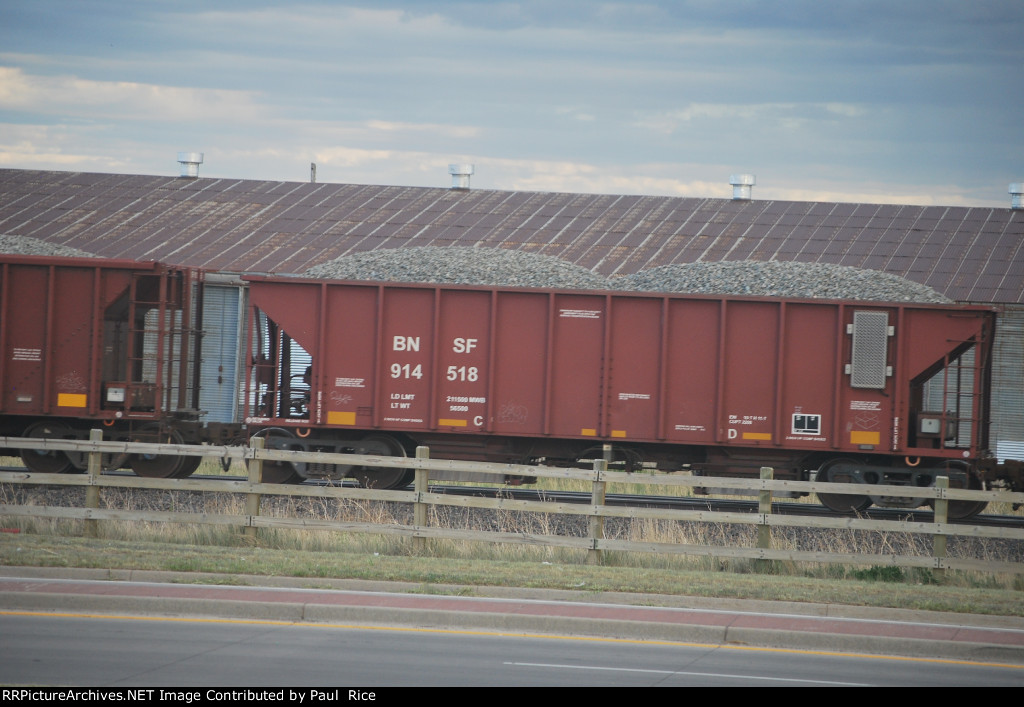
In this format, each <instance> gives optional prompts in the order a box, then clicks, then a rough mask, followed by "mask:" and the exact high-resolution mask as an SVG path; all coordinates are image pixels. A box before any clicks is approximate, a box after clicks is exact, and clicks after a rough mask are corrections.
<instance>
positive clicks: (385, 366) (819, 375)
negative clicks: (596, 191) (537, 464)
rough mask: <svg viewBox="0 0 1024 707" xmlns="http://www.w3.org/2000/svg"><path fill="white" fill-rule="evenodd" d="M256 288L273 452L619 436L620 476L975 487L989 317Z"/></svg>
mask: <svg viewBox="0 0 1024 707" xmlns="http://www.w3.org/2000/svg"><path fill="white" fill-rule="evenodd" d="M247 279H248V281H249V288H250V298H251V304H252V306H253V308H254V309H253V312H254V318H253V320H252V326H251V331H252V332H253V336H254V339H253V341H252V344H251V348H250V351H253V352H254V356H253V357H252V358H253V361H254V364H253V372H252V375H251V377H250V380H254V381H257V382H258V383H259V384H260V385H258V387H257V388H255V389H251V390H250V397H249V404H248V409H250V410H252V411H254V414H253V415H251V416H250V417H249V418H248V419H247V420H246V422H247V423H248V424H249V425H250V426H252V427H254V428H265V429H264V431H263V432H261V434H263V435H265V436H266V437H267V438H268V444H269V445H270V446H272V447H278V448H286V447H287V448H295V449H299V448H305V449H318V450H324V451H331V450H339V451H340V450H348V451H356V452H364V453H382V454H385V453H386V454H397V455H401V454H405V453H408V452H409V451H410V450H411V448H412V446H413V445H416V444H425V445H428V446H429V447H430V448H431V451H432V454H433V455H435V456H437V457H441V458H453V459H473V460H487V461H502V462H530V461H536V460H543V461H544V462H545V463H548V464H575V463H578V460H580V459H583V458H588V457H590V458H593V457H597V456H600V454H601V451H600V450H601V446H602V445H603V444H606V443H611V444H612V445H613V448H614V450H615V459H616V460H618V461H619V462H620V463H622V464H624V465H625V466H626V467H627V468H639V467H640V466H641V465H646V466H652V465H655V464H656V465H657V467H658V468H662V469H666V470H678V469H681V468H689V469H692V470H693V471H695V472H696V473H706V474H708V475H749V474H752V473H756V470H757V468H758V467H760V466H762V465H770V466H773V467H775V469H776V475H777V477H781V478H794V479H807V478H808V477H809V475H810V474H811V473H813V472H817V474H818V478H819V479H821V480H831V481H840V482H862V483H864V484H879V483H886V484H909V485H914V486H922V485H930V484H932V483H933V482H934V477H935V476H937V475H940V474H942V475H948V476H950V477H951V482H952V483H953V484H954V485H960V486H963V487H966V486H968V485H970V486H977V485H978V484H979V476H978V475H977V473H976V470H975V468H974V463H975V460H977V459H979V458H980V457H982V456H984V455H985V454H986V449H987V447H988V439H987V434H988V432H987V431H988V419H987V416H988V395H989V385H990V381H989V370H990V367H989V365H990V345H991V341H992V336H993V328H994V322H995V319H994V312H993V310H992V309H991V308H985V307H977V306H959V305H923V304H908V303H877V302H861V301H821V300H783V299H769V298H743V297H720V296H682V295H662V294H650V293H647V294H637V293H608V292H589V291H585V292H579V291H548V290H525V289H503V288H486V287H467V286H435V285H415V284H396V283H392V284H379V283H378V284H374V283H365V282H332V281H314V280H299V279H295V278H264V277H253V278H247ZM300 349H301V351H300ZM304 355H308V357H309V358H310V361H311V363H310V364H309V366H308V368H306V369H305V370H299V369H303V368H304V363H305V360H306V359H304V358H303V359H302V361H301V362H299V363H298V364H297V363H296V361H298V360H299V357H301V356H304ZM297 371H298V372H297ZM300 378H308V380H309V389H308V390H307V388H306V386H305V384H304V383H303V382H300V380H299V379H300ZM277 472H278V473H279V474H280V476H281V479H282V480H288V479H289V477H290V478H291V479H292V480H294V479H295V478H299V477H301V476H315V475H323V476H343V475H349V474H352V473H359V472H358V471H357V470H353V469H350V468H345V467H343V468H340V469H339V468H325V467H312V466H310V467H296V468H295V469H294V473H293V470H292V468H291V467H284V466H283V465H281V467H280V468H278V469H277ZM406 481H407V475H406V474H404V473H403V472H402V471H394V472H389V473H387V474H385V475H382V476H380V477H378V478H376V480H374V479H373V478H370V477H367V478H363V482H364V483H378V484H380V485H383V486H394V485H399V484H404V483H405V482H406ZM821 499H822V501H823V502H824V503H825V504H826V505H828V506H830V507H832V508H834V509H838V510H846V511H849V510H853V509H861V508H865V507H867V506H868V505H871V503H872V502H874V503H877V504H880V505H894V506H901V505H903V504H907V503H914V501H912V500H910V499H901V498H895V499H894V498H886V497H880V496H873V495H872V494H871V493H870V490H866V492H865V494H864V495H863V496H842V495H829V494H824V495H821ZM978 510H980V506H977V505H976V504H967V503H961V504H957V507H956V509H955V510H954V512H955V513H958V514H960V515H970V514H972V513H975V512H977V511H978Z"/></svg>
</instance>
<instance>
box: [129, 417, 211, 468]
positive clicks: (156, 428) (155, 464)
mask: <svg viewBox="0 0 1024 707" xmlns="http://www.w3.org/2000/svg"><path fill="white" fill-rule="evenodd" d="M131 441H132V442H147V443H150V444H184V442H185V440H184V439H183V438H182V436H181V433H180V432H178V431H177V430H175V429H161V427H160V425H157V424H151V425H146V426H144V427H143V428H142V429H140V430H138V431H136V432H133V433H132V435H131ZM199 459H200V457H182V456H175V455H173V454H132V455H131V456H130V457H128V466H130V467H131V468H132V471H134V472H135V474H136V475H137V476H143V477H145V478H147V479H182V478H185V477H186V476H188V475H189V474H191V473H192V472H193V471H195V470H196V467H197V466H198V463H196V464H195V466H193V465H192V464H193V461H195V462H198V460H199Z"/></svg>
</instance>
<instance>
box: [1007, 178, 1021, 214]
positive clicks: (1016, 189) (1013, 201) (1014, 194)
mask: <svg viewBox="0 0 1024 707" xmlns="http://www.w3.org/2000/svg"><path fill="white" fill-rule="evenodd" d="M1010 208H1011V209H1024V183H1022V182H1014V183H1013V184H1011V185H1010Z"/></svg>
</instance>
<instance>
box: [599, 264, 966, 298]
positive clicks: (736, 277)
mask: <svg viewBox="0 0 1024 707" xmlns="http://www.w3.org/2000/svg"><path fill="white" fill-rule="evenodd" d="M610 286H611V287H612V288H614V289H617V290H629V291H638V292H676V293H689V294H720V295H755V296H765V297H795V298H822V299H853V300H875V301H886V302H921V303H949V302H952V300H950V299H948V298H947V297H945V296H943V295H942V294H941V293H939V292H937V291H936V290H933V289H932V288H930V287H927V286H925V285H921V284H919V283H917V282H913V281H911V280H906V279H904V278H902V277H898V276H896V275H890V274H889V273H884V272H879V271H877V270H861V269H860V268H851V267H847V266H844V265H829V264H826V263H798V262H780V261H772V262H756V261H752V260H744V261H733V262H714V263H687V264H682V265H662V266H660V267H657V268H651V269H650V270H641V271H640V272H638V273H635V274H633V275H626V276H624V277H620V278H617V279H615V280H612V281H611V284H610Z"/></svg>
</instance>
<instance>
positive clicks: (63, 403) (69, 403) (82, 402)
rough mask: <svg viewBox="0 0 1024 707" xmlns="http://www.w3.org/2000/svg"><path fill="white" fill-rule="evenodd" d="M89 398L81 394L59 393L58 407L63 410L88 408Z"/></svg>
mask: <svg viewBox="0 0 1024 707" xmlns="http://www.w3.org/2000/svg"><path fill="white" fill-rule="evenodd" d="M88 399H89V396H87V395H83V394H81V393H58V394H57V407H62V408H84V407H88V403H87V401H88Z"/></svg>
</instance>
